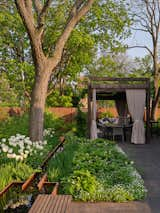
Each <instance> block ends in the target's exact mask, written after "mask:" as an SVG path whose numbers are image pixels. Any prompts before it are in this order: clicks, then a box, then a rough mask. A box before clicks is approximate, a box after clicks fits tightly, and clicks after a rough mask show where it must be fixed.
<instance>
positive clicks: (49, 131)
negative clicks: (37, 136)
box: [43, 128, 55, 137]
mask: <svg viewBox="0 0 160 213" xmlns="http://www.w3.org/2000/svg"><path fill="white" fill-rule="evenodd" d="M54 133H55V131H54V129H52V128H48V129H45V130H44V131H43V136H45V137H46V136H49V137H53V136H54Z"/></svg>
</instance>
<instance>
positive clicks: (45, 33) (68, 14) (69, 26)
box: [15, 0, 126, 141]
mask: <svg viewBox="0 0 160 213" xmlns="http://www.w3.org/2000/svg"><path fill="white" fill-rule="evenodd" d="M93 2H94V1H93V0H88V1H80V0H79V1H78V0H77V1H75V2H74V3H72V4H71V1H65V2H63V1H53V2H52V1H49V0H48V1H47V0H46V1H45V2H42V1H39V0H36V1H34V4H33V2H32V1H31V0H28V1H20V0H16V1H15V3H16V6H17V9H18V12H19V14H20V16H21V18H22V20H23V23H24V25H25V27H26V29H27V33H28V35H29V39H30V43H31V49H32V57H33V61H34V66H35V82H34V86H33V90H32V97H31V112H30V137H31V139H32V140H33V141H34V140H41V139H42V132H43V113H44V106H45V99H46V93H47V88H48V81H49V80H50V76H51V74H52V73H53V72H55V70H56V67H57V65H58V64H59V62H60V60H61V57H62V55H63V50H64V48H65V45H66V43H67V41H68V39H69V36H70V35H71V32H72V31H73V29H74V27H75V26H76V25H77V23H78V22H79V21H80V19H81V18H82V17H83V16H84V15H85V14H86V13H87V12H88V10H89V9H90V8H91V6H92V4H93ZM122 2H123V1H122ZM122 2H120V3H119V5H122ZM106 3H107V5H108V9H109V8H110V11H111V12H110V14H105V13H104V14H103V13H102V12H101V11H102V10H99V8H103V5H104V4H106ZM63 5H64V6H65V13H64V14H65V18H64V20H63V19H61V23H60V25H58V26H57V25H54V26H53V27H52V30H51V31H50V29H51V28H50V27H49V26H50V23H49V22H47V21H46V20H47V18H48V17H52V19H54V20H55V23H56V20H58V19H59V17H60V16H59V15H57V14H56V13H55V11H58V8H59V7H63ZM95 5H96V6H98V7H94V9H93V12H92V13H90V14H88V16H86V18H85V19H86V20H90V22H89V25H90V26H91V25H93V27H92V29H93V28H94V29H95V30H94V32H95V38H98V36H99V35H103V36H106V35H105V34H104V32H105V27H104V26H105V25H104V23H105V21H106V20H107V22H108V23H109V24H110V25H112V26H114V29H117V30H115V34H116V33H117V35H118V31H121V26H119V25H115V24H114V22H113V23H112V20H113V19H114V16H115V14H116V13H117V10H118V9H117V7H116V5H117V1H115V2H114V1H107V2H106V1H95ZM112 8H113V9H114V10H115V11H114V14H112ZM121 8H122V9H123V7H121ZM124 11H125V10H122V11H121V13H122V15H123V12H124ZM99 12H100V13H99ZM94 13H96V14H97V16H96V17H94ZM125 13H126V11H125ZM101 15H103V19H101ZM90 18H92V19H90ZM94 18H95V19H97V20H100V25H101V31H99V30H98V27H99V26H100V25H99V26H97V24H96V22H92V21H93V20H94ZM85 19H82V21H83V20H85ZM122 19H123V18H122ZM124 19H125V17H124ZM118 20H119V23H122V22H124V21H126V19H125V20H123V21H121V20H120V19H118ZM117 26H118V27H117ZM56 29H58V31H57V30H56ZM88 29H89V27H88ZM98 31H99V33H98ZM96 34H97V35H96ZM52 35H53V36H52ZM108 35H109V34H108ZM96 36H97V37H96ZM104 38H105V37H102V38H101V41H102V40H103V39H104ZM108 38H109V37H108ZM110 39H111V40H114V39H113V38H112V37H110ZM48 40H50V45H49V43H48ZM108 40H109V39H108ZM104 45H107V42H104Z"/></svg>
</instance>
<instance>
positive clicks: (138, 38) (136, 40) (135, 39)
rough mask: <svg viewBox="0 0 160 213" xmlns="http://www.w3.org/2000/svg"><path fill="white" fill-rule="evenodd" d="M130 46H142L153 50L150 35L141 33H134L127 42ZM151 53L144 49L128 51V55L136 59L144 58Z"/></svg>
mask: <svg viewBox="0 0 160 213" xmlns="http://www.w3.org/2000/svg"><path fill="white" fill-rule="evenodd" d="M125 43H126V44H128V46H134V45H142V46H144V45H145V46H148V47H150V48H151V49H152V43H151V37H150V36H149V34H147V33H145V32H141V31H132V36H131V37H130V38H128V39H127V40H126V41H125ZM148 53H149V52H148V51H147V50H146V49H144V48H131V49H129V50H127V54H128V55H129V56H131V57H132V58H134V57H144V56H145V55H147V54H148Z"/></svg>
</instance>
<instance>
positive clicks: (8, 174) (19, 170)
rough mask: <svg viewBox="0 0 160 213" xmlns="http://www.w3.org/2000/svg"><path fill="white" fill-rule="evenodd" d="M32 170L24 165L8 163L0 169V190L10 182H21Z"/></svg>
mask: <svg viewBox="0 0 160 213" xmlns="http://www.w3.org/2000/svg"><path fill="white" fill-rule="evenodd" d="M33 172H34V170H33V169H32V167H30V166H28V165H26V164H25V163H21V162H18V163H15V162H12V163H9V164H6V165H3V166H1V167H0V174H1V181H0V190H2V189H3V188H4V187H5V186H6V185H7V184H9V183H10V182H12V181H23V180H25V179H26V178H28V177H29V176H30V175H31V174H32V173H33Z"/></svg>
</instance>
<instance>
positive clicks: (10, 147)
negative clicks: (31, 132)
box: [0, 134, 47, 161]
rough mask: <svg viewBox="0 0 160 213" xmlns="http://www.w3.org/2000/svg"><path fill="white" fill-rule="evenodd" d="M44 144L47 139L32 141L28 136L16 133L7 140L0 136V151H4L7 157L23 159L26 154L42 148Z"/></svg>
mask: <svg viewBox="0 0 160 213" xmlns="http://www.w3.org/2000/svg"><path fill="white" fill-rule="evenodd" d="M46 144H47V141H36V142H32V141H31V140H30V138H29V137H26V136H25V135H20V134H16V136H11V137H10V138H9V139H8V140H7V139H6V138H2V140H1V141H0V152H3V153H5V154H6V156H7V157H8V158H14V159H16V160H17V161H19V160H20V161H23V160H24V159H25V158H27V157H28V155H30V154H32V153H36V152H37V150H42V149H43V147H44V145H46ZM40 154H41V153H40ZM42 154H43V153H42Z"/></svg>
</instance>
